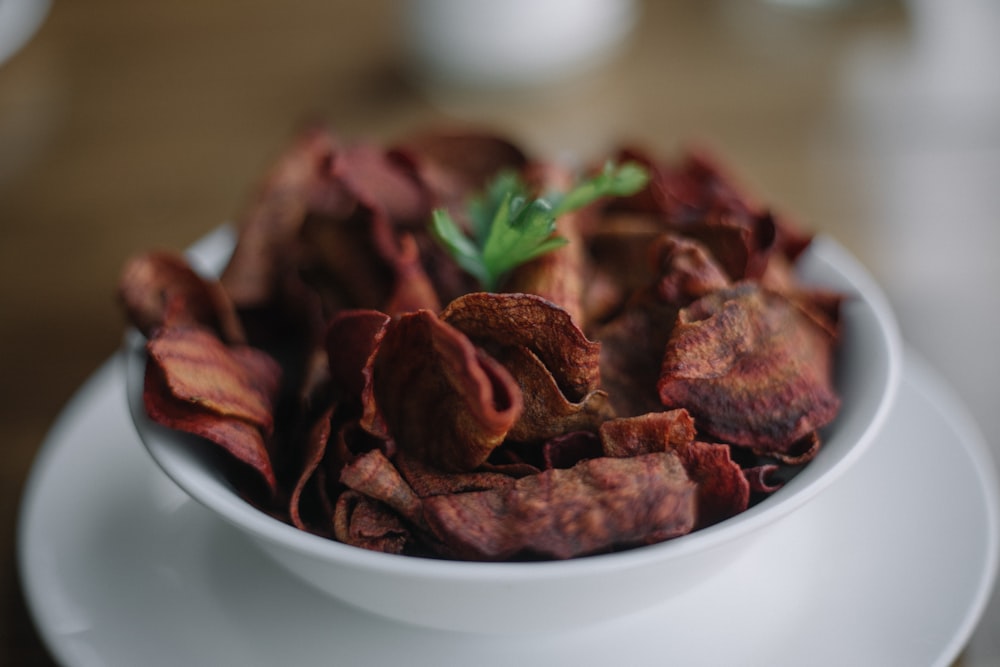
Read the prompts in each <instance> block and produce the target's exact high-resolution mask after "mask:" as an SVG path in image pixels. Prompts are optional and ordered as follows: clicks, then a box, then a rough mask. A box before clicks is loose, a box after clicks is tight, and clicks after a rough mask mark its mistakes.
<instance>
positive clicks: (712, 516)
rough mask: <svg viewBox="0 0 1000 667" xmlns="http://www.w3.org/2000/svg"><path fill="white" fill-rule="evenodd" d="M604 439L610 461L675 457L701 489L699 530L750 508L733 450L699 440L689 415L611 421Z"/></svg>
mask: <svg viewBox="0 0 1000 667" xmlns="http://www.w3.org/2000/svg"><path fill="white" fill-rule="evenodd" d="M600 435H601V444H602V446H603V447H604V451H605V452H606V453H607V454H608V455H609V456H636V455H640V454H645V453H647V452H649V453H651V452H662V451H672V452H674V453H676V454H677V456H678V457H680V460H681V463H682V464H683V465H684V469H685V470H686V471H687V474H688V476H689V477H690V478H691V479H692V480H693V481H694V482H695V483H696V484H697V485H698V525H697V527H699V528H703V527H705V526H708V525H711V524H713V523H717V522H719V521H721V520H722V519H727V518H729V517H731V516H733V515H735V514H738V513H740V512H742V511H743V510H745V509H746V508H747V506H748V504H749V502H750V485H749V483H748V481H747V478H746V476H745V475H744V472H743V470H742V469H740V467H739V465H737V464H736V463H735V462H734V461H733V460H732V458H731V457H730V452H729V447H728V446H726V445H715V444H709V443H705V442H698V441H697V440H695V424H694V420H692V419H691V416H690V415H689V414H688V412H687V411H686V410H671V411H669V412H653V413H650V414H648V415H641V416H639V417H629V418H626V419H612V420H610V421H607V422H605V423H604V424H603V425H601V433H600Z"/></svg>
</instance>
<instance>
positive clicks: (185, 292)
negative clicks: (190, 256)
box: [118, 250, 246, 344]
mask: <svg viewBox="0 0 1000 667" xmlns="http://www.w3.org/2000/svg"><path fill="white" fill-rule="evenodd" d="M118 298H119V301H120V303H121V304H122V307H123V308H124V309H125V314H126V315H127V317H128V318H129V321H130V322H131V323H132V324H133V325H134V326H135V327H136V328H137V329H138V330H139V331H140V332H142V334H143V335H144V336H146V337H149V336H150V335H152V333H153V332H154V331H155V330H156V329H158V328H159V327H161V326H163V325H164V324H166V323H167V322H168V321H169V322H170V324H172V325H177V324H202V325H205V326H207V327H211V328H213V329H215V330H216V331H217V332H218V333H219V335H220V336H221V337H222V339H223V340H225V341H226V342H227V343H234V344H238V343H245V342H246V333H245V332H244V331H243V325H242V324H241V322H240V320H239V316H238V315H237V314H236V307H235V306H234V305H233V302H232V300H231V299H230V298H229V293H228V292H226V290H225V289H223V287H222V285H221V284H220V283H219V282H218V281H216V280H211V279H208V278H204V277H202V276H200V275H198V274H197V273H196V272H195V271H194V269H192V268H191V265H190V264H188V262H187V260H186V259H184V257H183V256H181V255H179V254H177V253H174V252H171V251H165V250H164V251H152V252H147V253H143V254H141V255H138V256H136V257H133V258H131V259H129V260H128V261H127V262H126V263H125V267H124V268H123V269H122V273H121V277H120V278H119V282H118Z"/></svg>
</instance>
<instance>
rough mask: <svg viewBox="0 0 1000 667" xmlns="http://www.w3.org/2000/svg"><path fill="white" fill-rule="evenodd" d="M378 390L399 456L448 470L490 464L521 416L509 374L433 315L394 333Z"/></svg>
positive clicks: (378, 364)
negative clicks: (411, 457) (493, 453)
mask: <svg viewBox="0 0 1000 667" xmlns="http://www.w3.org/2000/svg"><path fill="white" fill-rule="evenodd" d="M372 388H373V393H374V397H375V401H376V402H377V404H378V407H379V410H380V412H381V415H382V417H383V419H384V420H385V423H386V425H387V426H388V429H389V432H390V433H391V434H392V437H393V438H394V439H395V440H396V443H397V445H398V446H399V448H400V449H401V450H404V451H406V452H408V453H409V454H411V455H413V456H415V457H417V458H420V459H422V460H425V461H427V462H428V463H430V464H431V465H434V466H435V467H438V468H441V469H443V470H451V471H466V470H472V469H474V468H476V467H477V466H479V465H480V464H482V463H483V462H484V461H486V459H487V458H488V457H489V455H490V452H491V451H493V449H494V448H495V447H497V445H499V444H500V443H501V442H503V439H504V437H505V436H506V435H507V432H508V431H509V430H510V429H511V427H512V426H513V425H514V423H515V422H516V421H517V418H518V417H519V416H520V414H521V409H522V398H521V392H520V390H519V389H518V386H517V382H516V381H515V380H514V378H513V377H511V375H510V373H509V372H508V371H507V369H505V368H504V367H503V366H502V365H500V363H499V362H497V361H496V360H495V359H493V358H492V357H490V356H489V355H487V354H486V353H484V352H483V351H481V350H478V349H477V348H476V347H475V346H474V345H473V344H472V342H471V341H469V339H468V338H467V337H466V336H465V335H464V334H462V333H461V332H460V331H459V330H458V329H456V328H454V327H453V326H451V325H450V324H447V323H445V322H443V321H442V320H440V319H438V317H437V316H436V315H434V314H433V313H431V312H429V311H418V312H415V313H409V314H406V315H402V316H401V317H400V318H399V319H397V320H395V321H393V322H392V323H391V324H390V325H389V328H388V330H387V331H386V333H385V335H384V337H383V338H382V342H381V344H380V345H379V348H378V352H377V353H376V355H375V359H374V366H373V376H372Z"/></svg>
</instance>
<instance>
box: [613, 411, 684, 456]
mask: <svg viewBox="0 0 1000 667" xmlns="http://www.w3.org/2000/svg"><path fill="white" fill-rule="evenodd" d="M600 436H601V448H602V449H603V451H604V455H605V456H614V457H617V458H624V457H627V456H641V455H642V454H653V453H655V452H666V451H678V450H681V449H682V448H683V447H685V446H687V445H689V444H690V443H691V442H693V441H694V437H695V428H694V420H693V419H691V415H690V414H688V411H687V410H684V409H678V410H670V411H668V412H651V413H649V414H646V415H641V416H638V417H625V418H622V419H611V420H608V421H606V422H604V423H603V424H601V429H600Z"/></svg>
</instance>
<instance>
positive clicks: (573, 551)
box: [423, 452, 695, 560]
mask: <svg viewBox="0 0 1000 667" xmlns="http://www.w3.org/2000/svg"><path fill="white" fill-rule="evenodd" d="M423 503H424V516H425V518H426V519H427V522H428V524H429V525H430V526H431V529H432V530H433V531H434V534H435V535H436V536H437V537H438V539H439V540H441V542H443V543H445V544H448V545H450V547H451V548H453V549H454V550H455V551H456V553H457V554H458V555H460V556H462V557H464V558H467V559H470V560H507V559H510V558H514V557H545V558H556V559H563V558H572V557H574V556H581V555H585V554H593V553H599V552H603V551H609V550H611V549H615V548H621V547H629V546H635V545H637V544H648V543H652V542H656V541H662V540H665V539H669V538H671V537H675V536H677V535H682V534H684V533H687V532H688V531H690V530H691V528H692V527H693V526H694V522H695V485H694V483H693V482H691V481H690V480H689V479H688V477H687V475H686V474H685V472H684V468H683V466H682V465H681V463H680V461H679V459H678V458H677V456H676V454H674V453H673V452H664V453H659V454H648V455H645V456H636V457H632V458H625V459H617V458H608V457H604V458H599V459H590V460H587V461H583V462H581V463H578V464H577V465H576V466H574V467H572V468H570V469H568V470H564V469H559V468H553V469H552V470H546V471H545V472H542V473H539V474H538V475H532V476H529V477H524V478H522V479H519V480H517V482H515V484H514V486H513V487H512V488H509V489H497V490H491V491H476V492H471V493H459V494H452V495H442V496H431V497H428V498H425V499H424V501H423Z"/></svg>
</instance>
